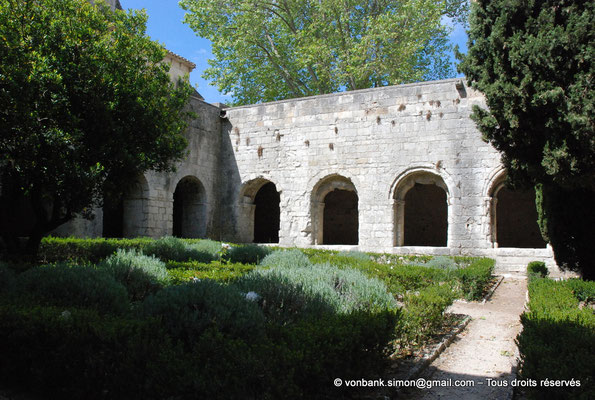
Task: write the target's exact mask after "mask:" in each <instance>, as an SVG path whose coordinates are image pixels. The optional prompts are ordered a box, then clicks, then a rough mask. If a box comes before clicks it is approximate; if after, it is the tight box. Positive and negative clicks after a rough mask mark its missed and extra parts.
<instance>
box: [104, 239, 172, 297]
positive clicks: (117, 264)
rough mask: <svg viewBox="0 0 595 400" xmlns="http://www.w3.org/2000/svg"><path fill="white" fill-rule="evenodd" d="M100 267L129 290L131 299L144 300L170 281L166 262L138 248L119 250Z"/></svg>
mask: <svg viewBox="0 0 595 400" xmlns="http://www.w3.org/2000/svg"><path fill="white" fill-rule="evenodd" d="M98 267H99V268H100V269H103V270H105V271H106V272H108V273H109V274H110V275H111V276H113V277H114V279H115V280H116V281H118V282H120V283H121V284H123V285H124V286H125V287H126V289H127V290H128V295H129V297H130V300H132V301H139V300H143V299H144V298H145V297H146V296H147V295H149V294H151V293H154V292H155V291H157V290H158V289H160V288H161V287H163V286H164V285H166V284H167V283H168V281H169V275H168V273H167V269H166V268H165V263H164V262H163V261H161V260H159V259H158V258H155V257H154V256H146V255H144V254H142V253H140V252H138V251H137V250H118V251H117V252H116V254H114V255H112V256H109V257H108V258H106V259H105V260H103V261H102V262H101V263H100V264H99V265H98Z"/></svg>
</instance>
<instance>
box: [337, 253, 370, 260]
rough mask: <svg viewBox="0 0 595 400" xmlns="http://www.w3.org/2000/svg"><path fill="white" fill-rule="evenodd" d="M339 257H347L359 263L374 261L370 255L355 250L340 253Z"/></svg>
mask: <svg viewBox="0 0 595 400" xmlns="http://www.w3.org/2000/svg"><path fill="white" fill-rule="evenodd" d="M337 257H345V258H350V259H352V260H358V261H370V260H371V259H372V258H371V257H370V255H369V254H367V253H364V252H362V251H355V250H350V251H340V252H338V253H337Z"/></svg>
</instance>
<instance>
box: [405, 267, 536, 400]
mask: <svg viewBox="0 0 595 400" xmlns="http://www.w3.org/2000/svg"><path fill="white" fill-rule="evenodd" d="M526 290H527V282H526V279H525V278H524V277H510V276H508V277H505V278H504V280H503V281H502V282H501V283H500V286H499V287H498V288H497V289H496V291H495V292H494V294H493V296H492V298H491V299H490V300H489V301H487V302H486V303H485V304H482V303H464V302H455V304H453V306H452V307H451V309H450V310H449V311H450V312H453V313H457V314H467V315H470V316H471V317H472V318H473V320H472V321H471V322H470V323H469V325H468V326H467V328H466V329H465V330H464V331H463V332H462V333H461V334H459V336H458V337H457V338H456V339H455V340H454V342H453V343H452V344H451V345H450V346H449V347H448V348H447V349H446V350H445V351H444V352H443V353H442V354H441V355H440V356H439V357H438V358H437V359H436V360H435V361H434V362H433V363H432V364H430V366H429V367H428V368H427V369H426V370H425V371H424V372H423V373H422V374H421V376H420V378H424V379H426V380H431V381H432V382H431V383H434V382H436V384H444V385H448V386H445V387H442V386H436V385H435V386H436V387H432V388H431V389H414V390H409V391H408V392H405V393H403V394H404V398H407V399H411V400H414V399H415V400H422V399H423V400H435V399H465V400H468V399H469V400H473V399H481V400H488V399H490V400H491V399H510V398H512V381H513V380H514V379H515V374H516V360H517V357H518V352H517V348H516V345H515V343H514V340H515V338H516V336H517V334H518V333H519V331H520V328H521V324H520V320H519V316H520V314H521V313H522V312H523V308H524V304H525V299H526ZM489 379H492V380H493V381H492V382H491V384H489V383H488V382H489ZM463 381H464V384H466V385H467V386H466V387H460V384H461V383H462V382H463ZM457 384H458V385H459V386H458V387H455V385H457ZM504 385H505V386H504Z"/></svg>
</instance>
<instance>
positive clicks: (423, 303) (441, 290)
mask: <svg viewBox="0 0 595 400" xmlns="http://www.w3.org/2000/svg"><path fill="white" fill-rule="evenodd" d="M455 298H456V294H455V292H454V291H453V290H452V288H451V287H450V286H449V285H440V284H435V285H431V286H428V287H425V288H423V289H421V290H420V291H418V292H411V293H408V294H406V295H405V298H404V304H405V306H404V311H403V318H402V320H401V325H400V327H401V329H402V331H401V332H400V337H399V344H400V345H401V346H406V345H411V344H419V343H420V342H422V341H424V340H426V339H427V338H428V337H429V336H430V335H432V334H434V333H435V332H436V330H437V329H439V328H440V327H441V325H442V321H443V319H444V318H443V317H444V311H445V310H446V308H447V307H448V306H450V305H451V304H452V302H453V301H454V300H455Z"/></svg>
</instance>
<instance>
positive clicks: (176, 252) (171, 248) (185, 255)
mask: <svg viewBox="0 0 595 400" xmlns="http://www.w3.org/2000/svg"><path fill="white" fill-rule="evenodd" d="M143 251H144V252H145V253H146V254H151V255H154V256H155V257H158V258H160V259H162V260H163V261H170V260H171V261H190V260H194V261H198V262H210V261H211V260H213V259H214V257H213V255H211V253H209V252H208V251H207V250H201V248H200V246H197V245H195V244H194V245H189V244H186V243H185V242H184V241H183V240H182V239H178V238H176V237H173V236H164V237H162V238H159V239H157V240H152V241H150V242H149V243H148V244H147V245H146V246H145V247H144V250H143Z"/></svg>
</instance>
